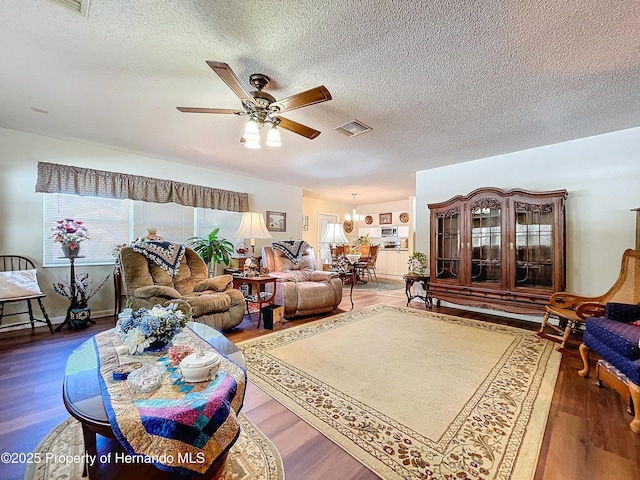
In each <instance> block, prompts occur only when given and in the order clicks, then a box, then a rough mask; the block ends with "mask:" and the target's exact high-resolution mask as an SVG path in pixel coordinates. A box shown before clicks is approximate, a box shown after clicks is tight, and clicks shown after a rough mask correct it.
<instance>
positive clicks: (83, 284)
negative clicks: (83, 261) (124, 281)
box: [53, 273, 109, 308]
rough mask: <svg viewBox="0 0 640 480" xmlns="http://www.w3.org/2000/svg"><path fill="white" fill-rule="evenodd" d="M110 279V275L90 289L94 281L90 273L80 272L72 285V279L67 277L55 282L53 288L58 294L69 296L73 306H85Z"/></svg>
mask: <svg viewBox="0 0 640 480" xmlns="http://www.w3.org/2000/svg"><path fill="white" fill-rule="evenodd" d="M108 279H109V275H107V277H106V278H105V279H104V280H103V281H102V282H101V283H100V285H98V286H97V287H96V288H94V289H90V288H89V287H90V286H91V284H92V282H91V281H90V280H89V274H88V273H79V274H77V275H76V278H75V285H71V281H70V280H69V277H67V279H66V280H65V281H63V282H57V283H54V284H53V289H54V290H55V291H56V293H57V294H59V295H62V296H63V297H67V298H68V299H69V300H70V301H71V306H72V307H73V308H85V307H86V306H87V304H88V303H89V299H90V298H91V297H93V296H94V295H95V294H96V293H98V291H99V290H100V289H101V288H102V286H103V285H104V284H105V282H106V281H107V280H108ZM72 287H73V288H72Z"/></svg>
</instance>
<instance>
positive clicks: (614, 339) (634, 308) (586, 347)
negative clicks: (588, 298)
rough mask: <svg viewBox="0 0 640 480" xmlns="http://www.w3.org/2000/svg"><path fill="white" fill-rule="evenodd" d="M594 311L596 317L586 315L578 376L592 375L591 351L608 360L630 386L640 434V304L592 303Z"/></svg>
mask: <svg viewBox="0 0 640 480" xmlns="http://www.w3.org/2000/svg"><path fill="white" fill-rule="evenodd" d="M591 310H592V311H591V313H593V314H595V315H596V316H593V317H590V318H586V330H585V332H584V337H583V341H582V344H581V345H580V356H581V357H582V363H583V369H582V370H580V371H579V372H578V375H580V376H581V377H587V376H588V375H589V370H590V366H591V365H590V363H589V354H590V352H591V350H593V351H594V352H596V353H597V354H598V355H600V356H601V357H602V359H603V360H604V361H605V362H607V363H606V364H605V368H606V369H608V370H613V371H614V373H615V376H616V377H617V378H619V379H620V380H621V381H622V383H625V384H626V386H627V387H628V389H629V394H630V397H631V401H632V407H633V410H634V412H635V416H634V419H633V421H632V422H631V424H630V427H631V430H632V431H633V432H634V433H638V434H640V305H635V304H625V303H615V302H610V303H607V304H606V305H605V306H601V305H597V304H593V305H592V309H591ZM598 368H600V363H599V365H598ZM598 380H600V378H598Z"/></svg>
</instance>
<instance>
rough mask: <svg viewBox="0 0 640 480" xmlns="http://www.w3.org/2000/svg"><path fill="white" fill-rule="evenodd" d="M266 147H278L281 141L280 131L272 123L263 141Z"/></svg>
mask: <svg viewBox="0 0 640 480" xmlns="http://www.w3.org/2000/svg"><path fill="white" fill-rule="evenodd" d="M265 145H266V146H267V147H280V146H282V142H281V141H280V132H279V131H278V129H277V128H276V126H275V125H274V126H273V127H271V128H270V129H269V133H268V134H267V141H266V142H265Z"/></svg>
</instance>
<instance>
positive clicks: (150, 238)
mask: <svg viewBox="0 0 640 480" xmlns="http://www.w3.org/2000/svg"><path fill="white" fill-rule="evenodd" d="M147 232H148V233H147V235H146V236H145V237H144V238H143V239H142V241H143V242H161V241H162V237H161V236H160V235H158V229H157V228H147Z"/></svg>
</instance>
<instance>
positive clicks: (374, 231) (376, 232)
mask: <svg viewBox="0 0 640 480" xmlns="http://www.w3.org/2000/svg"><path fill="white" fill-rule="evenodd" d="M365 235H369V238H380V237H382V227H360V228H358V236H359V237H363V236H365Z"/></svg>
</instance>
